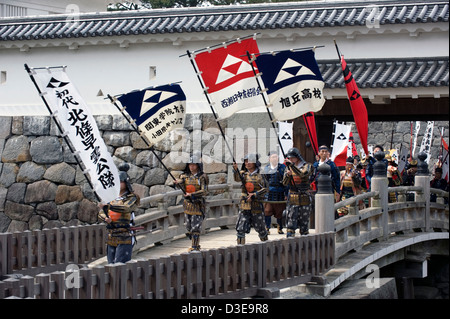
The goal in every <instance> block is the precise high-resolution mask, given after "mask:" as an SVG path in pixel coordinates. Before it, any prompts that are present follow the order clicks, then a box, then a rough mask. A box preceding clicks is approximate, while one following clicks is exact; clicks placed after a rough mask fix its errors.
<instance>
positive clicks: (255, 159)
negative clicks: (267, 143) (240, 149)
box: [242, 154, 261, 170]
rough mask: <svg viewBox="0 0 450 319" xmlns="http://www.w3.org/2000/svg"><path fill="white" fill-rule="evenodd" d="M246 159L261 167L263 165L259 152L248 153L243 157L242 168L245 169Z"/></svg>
mask: <svg viewBox="0 0 450 319" xmlns="http://www.w3.org/2000/svg"><path fill="white" fill-rule="evenodd" d="M245 160H247V161H248V162H249V163H255V164H256V167H257V168H259V167H260V166H261V162H260V161H259V155H258V154H247V155H245V156H244V158H243V159H242V162H243V163H242V170H245Z"/></svg>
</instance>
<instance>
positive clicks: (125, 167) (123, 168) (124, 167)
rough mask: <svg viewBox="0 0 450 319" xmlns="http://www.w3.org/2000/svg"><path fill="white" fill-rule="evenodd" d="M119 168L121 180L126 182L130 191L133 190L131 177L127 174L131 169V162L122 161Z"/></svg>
mask: <svg viewBox="0 0 450 319" xmlns="http://www.w3.org/2000/svg"><path fill="white" fill-rule="evenodd" d="M118 169H119V179H120V181H121V182H125V184H126V185H127V189H128V191H129V192H130V193H131V192H133V188H132V187H131V183H130V177H129V176H128V174H127V172H128V170H129V169H130V164H128V163H122V164H120V165H119V167H118Z"/></svg>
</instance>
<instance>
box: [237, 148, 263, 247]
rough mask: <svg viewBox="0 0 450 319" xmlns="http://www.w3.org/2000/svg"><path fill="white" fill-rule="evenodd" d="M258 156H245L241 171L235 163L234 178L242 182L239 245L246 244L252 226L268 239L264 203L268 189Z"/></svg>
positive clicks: (261, 236) (238, 225)
mask: <svg viewBox="0 0 450 319" xmlns="http://www.w3.org/2000/svg"><path fill="white" fill-rule="evenodd" d="M258 157H259V156H258V155H257V154H249V155H247V156H245V157H244V159H243V162H244V163H243V164H242V168H241V170H240V171H239V169H238V166H237V164H236V163H233V171H234V179H235V181H237V182H240V183H242V188H241V189H242V194H241V199H240V202H239V216H238V220H237V223H236V232H237V243H238V244H239V245H243V244H245V234H248V233H250V229H251V227H253V228H254V229H255V230H256V231H257V232H258V235H259V238H260V239H261V241H266V240H267V239H268V238H267V229H266V225H265V222H264V210H263V204H262V200H263V199H264V195H265V194H266V193H267V191H268V189H267V185H266V181H265V179H264V178H263V177H262V175H261V172H260V167H261V163H260V162H259V160H258Z"/></svg>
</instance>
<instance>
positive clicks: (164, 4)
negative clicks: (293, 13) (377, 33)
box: [109, 0, 305, 10]
mask: <svg viewBox="0 0 450 319" xmlns="http://www.w3.org/2000/svg"><path fill="white" fill-rule="evenodd" d="M294 1H305V0H140V4H137V3H138V1H132V2H128V1H121V2H118V1H116V3H115V4H111V5H110V6H109V10H137V9H140V8H147V9H158V8H189V7H201V6H211V5H232V4H250V3H271V2H294Z"/></svg>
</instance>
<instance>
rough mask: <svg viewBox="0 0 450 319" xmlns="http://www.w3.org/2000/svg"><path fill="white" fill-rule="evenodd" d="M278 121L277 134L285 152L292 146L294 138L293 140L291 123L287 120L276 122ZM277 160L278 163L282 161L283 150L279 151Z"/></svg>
mask: <svg viewBox="0 0 450 319" xmlns="http://www.w3.org/2000/svg"><path fill="white" fill-rule="evenodd" d="M277 123H278V136H279V138H280V144H281V147H282V148H283V151H284V153H287V151H288V150H289V149H290V148H292V147H294V140H293V131H292V130H293V125H294V124H293V123H288V122H277ZM279 154H280V155H279V157H280V159H279V161H280V163H283V162H284V157H283V152H281V149H280V152H279Z"/></svg>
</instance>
